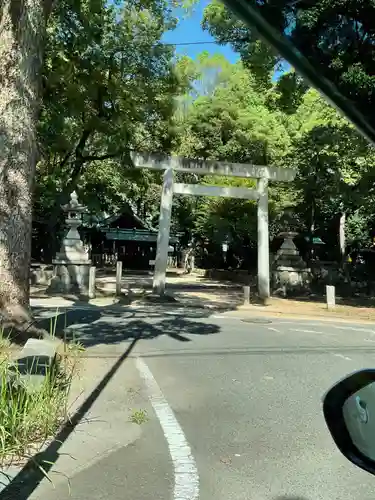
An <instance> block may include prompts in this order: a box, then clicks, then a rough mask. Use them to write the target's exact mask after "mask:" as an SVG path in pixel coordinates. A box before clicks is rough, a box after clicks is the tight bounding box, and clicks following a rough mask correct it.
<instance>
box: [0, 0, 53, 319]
mask: <svg viewBox="0 0 375 500" xmlns="http://www.w3.org/2000/svg"><path fill="white" fill-rule="evenodd" d="M50 8H51V2H50V1H43V0H18V1H14V0H2V1H1V2H0V311H1V312H2V313H6V314H7V315H8V316H9V315H11V317H12V318H14V319H19V320H22V319H24V318H25V317H27V316H28V306H29V270H30V255H31V232H32V188H33V182H34V175H35V167H36V162H37V156H38V148H37V130H36V127H37V118H38V114H39V105H40V83H41V69H42V58H43V56H42V54H43V41H44V36H45V32H46V17H47V14H48V13H49V11H50Z"/></svg>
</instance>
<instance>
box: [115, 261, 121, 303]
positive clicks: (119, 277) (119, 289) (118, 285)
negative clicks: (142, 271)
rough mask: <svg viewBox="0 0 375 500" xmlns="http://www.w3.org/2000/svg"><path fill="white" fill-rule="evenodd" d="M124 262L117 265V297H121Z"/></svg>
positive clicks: (118, 262)
mask: <svg viewBox="0 0 375 500" xmlns="http://www.w3.org/2000/svg"><path fill="white" fill-rule="evenodd" d="M121 278H122V261H121V260H118V261H117V263H116V295H121Z"/></svg>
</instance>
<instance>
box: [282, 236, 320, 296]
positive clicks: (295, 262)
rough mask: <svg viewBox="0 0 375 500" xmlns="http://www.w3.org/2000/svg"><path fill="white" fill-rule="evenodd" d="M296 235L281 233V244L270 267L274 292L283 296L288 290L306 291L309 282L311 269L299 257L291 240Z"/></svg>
mask: <svg viewBox="0 0 375 500" xmlns="http://www.w3.org/2000/svg"><path fill="white" fill-rule="evenodd" d="M297 234H298V233H292V232H286V233H281V234H280V236H282V237H284V241H283V244H282V245H281V247H280V249H279V250H278V252H277V254H276V257H275V260H274V262H273V266H272V268H273V269H272V282H273V288H274V289H275V290H282V291H283V293H284V294H286V293H287V291H290V290H296V289H306V288H308V286H309V285H310V282H311V269H309V268H308V267H307V265H306V263H305V262H304V261H303V259H302V257H301V256H300V254H299V252H298V250H297V247H296V246H295V244H294V242H293V238H295V237H296V236H297Z"/></svg>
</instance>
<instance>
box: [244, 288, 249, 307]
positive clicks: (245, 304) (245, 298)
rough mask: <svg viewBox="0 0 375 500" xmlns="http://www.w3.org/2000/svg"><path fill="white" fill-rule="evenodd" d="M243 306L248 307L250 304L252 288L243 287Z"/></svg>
mask: <svg viewBox="0 0 375 500" xmlns="http://www.w3.org/2000/svg"><path fill="white" fill-rule="evenodd" d="M243 304H244V306H248V305H249V304H250V287H249V286H244V287H243Z"/></svg>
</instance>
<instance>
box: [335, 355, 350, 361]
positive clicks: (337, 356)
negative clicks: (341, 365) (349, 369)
mask: <svg viewBox="0 0 375 500" xmlns="http://www.w3.org/2000/svg"><path fill="white" fill-rule="evenodd" d="M334 356H336V358H341V359H345V360H346V361H351V360H352V358H348V356H344V355H343V354H339V353H336V354H334Z"/></svg>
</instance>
